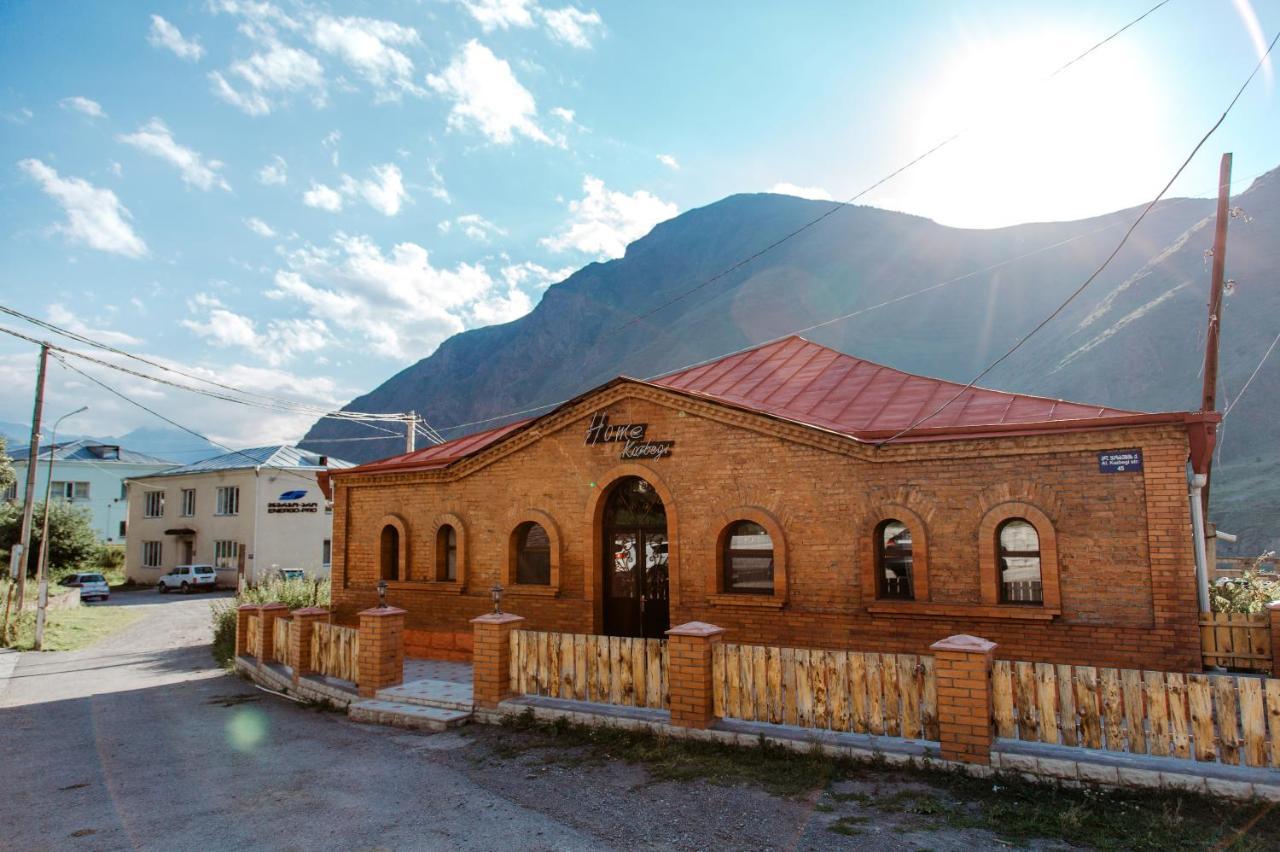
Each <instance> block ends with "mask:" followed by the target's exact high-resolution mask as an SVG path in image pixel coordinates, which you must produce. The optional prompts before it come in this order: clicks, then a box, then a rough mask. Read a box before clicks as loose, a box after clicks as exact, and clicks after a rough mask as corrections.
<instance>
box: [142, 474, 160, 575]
mask: <svg viewBox="0 0 1280 852" xmlns="http://www.w3.org/2000/svg"><path fill="white" fill-rule="evenodd" d="M160 493H162V494H163V493H164V492H160ZM163 564H164V542H162V541H144V542H143V543H142V567H143V568H159V567H161V566H162V565H163Z"/></svg>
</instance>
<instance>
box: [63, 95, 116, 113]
mask: <svg viewBox="0 0 1280 852" xmlns="http://www.w3.org/2000/svg"><path fill="white" fill-rule="evenodd" d="M58 105H59V106H61V107H62V108H63V109H73V110H75V111H76V112H82V113H84V114H85V115H87V116H89V117H90V118H106V117H107V114H106V113H105V112H103V111H102V104H100V103H98V102H97V101H93V100H89V99H88V98H83V97H81V96H80V95H74V96H73V97H70V98H63V99H62V100H60V101H58Z"/></svg>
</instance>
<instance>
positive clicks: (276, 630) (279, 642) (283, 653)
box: [271, 618, 292, 665]
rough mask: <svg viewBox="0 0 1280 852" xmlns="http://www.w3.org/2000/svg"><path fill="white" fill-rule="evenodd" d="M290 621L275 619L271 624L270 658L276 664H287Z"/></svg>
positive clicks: (287, 619)
mask: <svg viewBox="0 0 1280 852" xmlns="http://www.w3.org/2000/svg"><path fill="white" fill-rule="evenodd" d="M291 622H292V619H289V618H277V619H276V620H275V621H273V622H271V656H272V659H274V660H275V661H276V662H278V663H284V664H285V665H288V664H289V624H290V623H291Z"/></svg>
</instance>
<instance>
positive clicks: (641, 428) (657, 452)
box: [587, 412, 676, 460]
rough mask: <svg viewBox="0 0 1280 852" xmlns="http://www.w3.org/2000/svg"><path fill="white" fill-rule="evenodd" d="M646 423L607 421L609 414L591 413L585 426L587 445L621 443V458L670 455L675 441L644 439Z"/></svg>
mask: <svg viewBox="0 0 1280 852" xmlns="http://www.w3.org/2000/svg"><path fill="white" fill-rule="evenodd" d="M648 428H649V424H648V423H617V424H613V423H610V422H609V415H608V414H605V413H604V412H598V413H596V414H593V415H591V425H590V426H588V427H587V446H588V447H593V446H595V445H596V444H622V453H621V454H620V455H619V456H618V457H619V458H621V459H627V460H630V459H661V458H666V457H667V456H669V455H671V448H672V447H674V446H675V445H676V442H675V441H649V440H646V439H645V433H646V430H647V429H648Z"/></svg>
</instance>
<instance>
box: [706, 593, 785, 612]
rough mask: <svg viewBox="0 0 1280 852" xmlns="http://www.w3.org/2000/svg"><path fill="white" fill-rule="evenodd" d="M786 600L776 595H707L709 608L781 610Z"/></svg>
mask: <svg viewBox="0 0 1280 852" xmlns="http://www.w3.org/2000/svg"><path fill="white" fill-rule="evenodd" d="M786 602H787V599H786V598H782V597H778V596H777V595H735V594H727V593H725V592H720V593H717V594H714V595H707V603H708V604H710V605H711V606H741V607H753V608H759V609H782V607H783V606H784V605H785V604H786Z"/></svg>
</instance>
